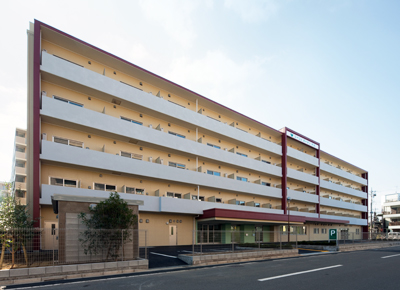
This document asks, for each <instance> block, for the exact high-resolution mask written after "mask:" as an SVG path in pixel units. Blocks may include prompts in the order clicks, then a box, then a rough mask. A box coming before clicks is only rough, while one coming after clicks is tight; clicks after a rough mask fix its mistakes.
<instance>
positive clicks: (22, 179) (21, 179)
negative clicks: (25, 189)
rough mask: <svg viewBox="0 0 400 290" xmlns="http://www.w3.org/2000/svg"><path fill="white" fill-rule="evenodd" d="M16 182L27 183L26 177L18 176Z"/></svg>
mask: <svg viewBox="0 0 400 290" xmlns="http://www.w3.org/2000/svg"><path fill="white" fill-rule="evenodd" d="M15 181H16V182H25V176H22V175H17V176H15Z"/></svg>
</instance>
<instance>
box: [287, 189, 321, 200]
mask: <svg viewBox="0 0 400 290" xmlns="http://www.w3.org/2000/svg"><path fill="white" fill-rule="evenodd" d="M287 196H288V197H290V198H291V199H293V200H298V201H305V202H310V203H318V196H317V195H315V194H310V193H306V192H301V191H296V190H291V189H288V190H287Z"/></svg>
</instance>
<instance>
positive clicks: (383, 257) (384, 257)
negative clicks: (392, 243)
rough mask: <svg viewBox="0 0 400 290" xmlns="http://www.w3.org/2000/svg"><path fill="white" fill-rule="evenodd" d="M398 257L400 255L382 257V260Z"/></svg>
mask: <svg viewBox="0 0 400 290" xmlns="http://www.w3.org/2000/svg"><path fill="white" fill-rule="evenodd" d="M396 256H400V254H397V255H391V256H385V257H381V258H382V259H386V258H391V257H396Z"/></svg>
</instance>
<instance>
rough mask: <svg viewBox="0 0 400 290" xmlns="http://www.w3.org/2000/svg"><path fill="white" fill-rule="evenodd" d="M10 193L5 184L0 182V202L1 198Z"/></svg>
mask: <svg viewBox="0 0 400 290" xmlns="http://www.w3.org/2000/svg"><path fill="white" fill-rule="evenodd" d="M9 193H10V190H9V188H8V184H7V182H0V201H1V200H2V198H3V197H6V196H8V195H9Z"/></svg>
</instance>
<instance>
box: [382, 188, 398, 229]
mask: <svg viewBox="0 0 400 290" xmlns="http://www.w3.org/2000/svg"><path fill="white" fill-rule="evenodd" d="M383 220H384V221H386V224H388V230H389V231H390V232H400V193H393V194H387V195H385V203H384V204H383Z"/></svg>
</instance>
